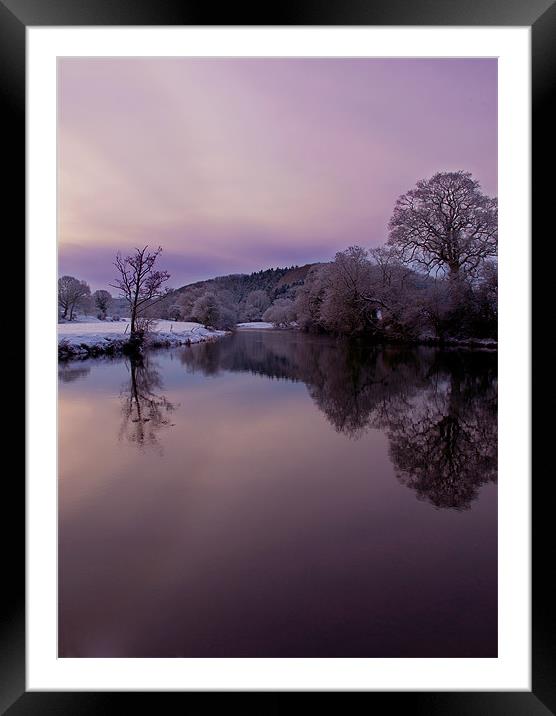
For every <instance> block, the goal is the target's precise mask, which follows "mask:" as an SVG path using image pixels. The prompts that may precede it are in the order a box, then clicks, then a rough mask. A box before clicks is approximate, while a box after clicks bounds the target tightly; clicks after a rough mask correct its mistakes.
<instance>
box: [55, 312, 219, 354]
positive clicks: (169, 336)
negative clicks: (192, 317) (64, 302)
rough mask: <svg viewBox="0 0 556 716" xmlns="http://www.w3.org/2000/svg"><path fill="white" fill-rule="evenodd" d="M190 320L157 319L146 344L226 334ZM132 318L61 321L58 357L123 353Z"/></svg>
mask: <svg viewBox="0 0 556 716" xmlns="http://www.w3.org/2000/svg"><path fill="white" fill-rule="evenodd" d="M227 333H228V332H227V331H217V330H212V329H210V328H205V326H203V325H201V324H200V323H193V322H190V321H162V320H160V321H156V323H155V325H154V326H153V328H152V329H151V332H150V333H149V335H148V336H147V338H146V339H145V343H144V347H145V348H161V347H168V348H170V347H173V346H183V345H185V346H187V345H192V344H194V343H203V342H206V341H213V340H216V339H217V338H221V337H222V336H225V335H227ZM129 338H130V336H129V321H128V320H123V321H115V322H104V321H98V322H90V323H84V322H79V323H60V324H58V358H59V359H60V360H67V359H70V358H92V357H95V356H101V355H118V354H120V353H124V352H125V350H126V347H127V346H128V345H129Z"/></svg>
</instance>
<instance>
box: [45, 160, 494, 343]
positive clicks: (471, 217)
mask: <svg viewBox="0 0 556 716" xmlns="http://www.w3.org/2000/svg"><path fill="white" fill-rule="evenodd" d="M388 229H389V234H388V239H387V242H386V243H385V244H384V245H383V246H380V247H378V248H374V249H371V250H368V249H365V248H364V247H362V246H357V245H356V246H350V247H349V248H347V249H346V250H344V251H340V252H338V253H337V254H336V256H335V258H334V260H333V261H331V262H330V263H323V264H314V265H307V266H304V267H290V268H289V269H288V268H284V269H280V268H276V269H267V270H266V271H259V272H256V273H254V274H251V275H249V276H246V275H232V276H224V277H219V278H216V279H212V280H211V281H206V282H200V283H198V284H193V285H191V286H187V287H185V288H184V289H180V290H178V291H170V290H169V289H166V288H165V284H166V282H167V281H168V279H169V277H170V275H169V273H168V272H167V271H164V270H158V268H157V261H158V258H159V256H160V254H161V252H162V249H161V248H160V247H158V249H156V250H154V251H151V250H149V247H148V246H145V247H144V248H142V249H139V248H137V249H135V251H134V252H133V253H132V254H130V255H128V256H125V257H123V256H121V255H120V254H118V255H117V257H116V261H115V267H116V269H117V278H116V280H115V281H114V282H113V283H112V284H110V285H111V286H113V287H114V288H116V289H117V290H118V292H119V294H120V296H121V297H122V298H123V300H124V301H125V303H126V305H127V306H128V309H129V315H130V319H131V333H132V334H137V333H140V332H141V331H143V330H144V329H145V327H146V326H147V324H148V322H149V321H150V320H152V319H155V318H170V319H173V320H189V321H198V322H200V323H202V324H204V325H206V326H209V327H213V328H221V329H233V328H234V327H235V326H236V324H237V323H238V322H242V321H258V320H264V321H270V322H272V323H274V324H275V325H276V326H280V327H288V326H291V325H296V326H298V327H299V328H300V329H302V330H306V331H313V332H325V333H334V334H337V335H347V336H354V335H359V334H370V335H374V336H376V337H378V338H385V339H396V340H408V339H409V340H414V339H423V338H434V339H440V340H443V339H446V338H469V337H476V338H495V337H496V335H497V298H498V288H497V287H498V271H497V260H496V258H497V249H498V209H497V200H496V198H492V197H489V196H487V195H485V194H484V193H483V192H482V191H481V188H480V185H479V182H478V181H477V180H476V179H474V178H473V177H472V175H471V174H470V173H469V172H464V171H457V172H440V173H437V174H435V175H434V176H433V177H431V178H430V179H427V180H421V181H419V182H417V184H416V186H415V187H414V188H413V189H411V190H409V191H407V192H406V193H405V194H403V195H402V196H400V197H399V198H398V200H397V201H396V204H395V206H394V210H393V213H392V217H391V219H390V222H389V226H388ZM90 299H91V294H90V289H89V287H88V285H87V284H86V283H85V282H84V281H79V280H78V279H76V278H74V277H71V276H63V277H62V278H61V279H60V281H59V303H60V312H61V317H62V318H64V319H69V320H72V318H73V317H74V314H75V311H76V309H77V307H78V306H79V305H84V304H85V303H86V302H87V300H90ZM93 299H94V303H95V305H96V310H97V311H98V315H99V317H105V316H106V314H107V310H108V307H109V305H110V302H111V301H112V297H111V296H110V294H109V293H108V292H107V291H97V292H95V294H93Z"/></svg>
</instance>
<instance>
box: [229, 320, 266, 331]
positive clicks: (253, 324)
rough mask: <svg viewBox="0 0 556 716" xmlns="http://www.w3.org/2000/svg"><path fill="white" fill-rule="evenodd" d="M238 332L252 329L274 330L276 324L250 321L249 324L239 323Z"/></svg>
mask: <svg viewBox="0 0 556 716" xmlns="http://www.w3.org/2000/svg"><path fill="white" fill-rule="evenodd" d="M237 328H238V330H240V331H241V330H249V329H251V328H257V329H261V328H264V329H268V328H274V323H267V322H266V321H249V322H248V323H238V324H237Z"/></svg>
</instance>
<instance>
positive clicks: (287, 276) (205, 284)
mask: <svg viewBox="0 0 556 716" xmlns="http://www.w3.org/2000/svg"><path fill="white" fill-rule="evenodd" d="M312 266H315V264H305V265H304V266H290V267H289V268H271V269H265V270H261V271H255V272H254V273H250V274H244V273H237V274H229V275H227V276H216V277H215V278H210V279H207V280H205V281H196V282H195V283H190V284H187V285H185V286H181V287H180V288H177V289H176V290H175V291H174V294H186V293H188V292H191V291H194V292H197V291H198V290H199V289H203V291H211V290H214V291H231V292H232V294H233V296H234V298H236V299H237V300H238V301H241V300H242V299H244V298H246V297H247V295H248V294H249V293H250V292H251V291H266V292H267V293H268V295H269V298H270V299H271V300H274V299H275V298H278V297H279V296H280V294H282V293H284V292H285V291H286V290H287V289H288V288H289V287H291V286H299V285H301V284H302V283H303V282H304V281H305V277H306V276H307V273H308V271H309V269H310V268H311V267H312Z"/></svg>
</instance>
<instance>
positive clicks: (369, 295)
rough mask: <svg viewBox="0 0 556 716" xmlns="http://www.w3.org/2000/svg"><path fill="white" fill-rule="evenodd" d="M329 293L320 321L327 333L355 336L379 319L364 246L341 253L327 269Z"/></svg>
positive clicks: (339, 252)
mask: <svg viewBox="0 0 556 716" xmlns="http://www.w3.org/2000/svg"><path fill="white" fill-rule="evenodd" d="M325 284H326V291H325V296H324V299H323V301H322V304H321V308H320V318H321V322H322V325H323V326H324V328H325V329H326V330H329V331H332V332H334V333H344V334H349V335H351V334H355V333H360V332H362V331H364V330H365V329H367V328H369V327H371V326H372V324H373V323H374V322H375V320H376V313H377V297H376V296H375V295H374V292H373V286H372V274H371V264H370V262H369V254H368V252H367V251H366V250H365V249H364V248H362V247H361V246H350V247H349V248H348V249H346V250H345V251H338V253H337V254H336V256H335V258H334V261H332V263H331V264H329V266H328V267H327V269H326V273H325Z"/></svg>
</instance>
